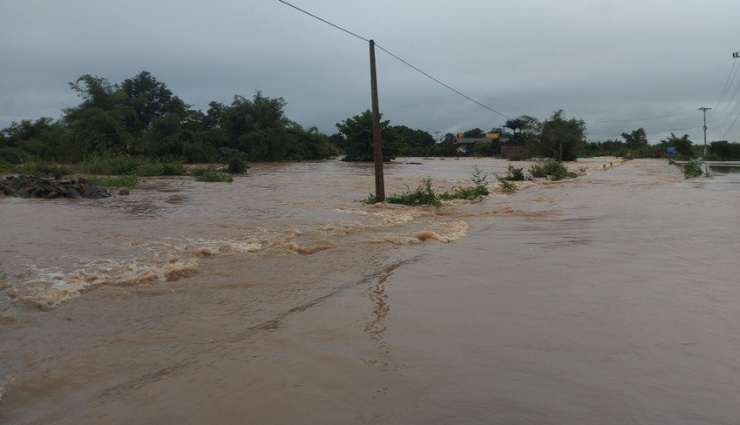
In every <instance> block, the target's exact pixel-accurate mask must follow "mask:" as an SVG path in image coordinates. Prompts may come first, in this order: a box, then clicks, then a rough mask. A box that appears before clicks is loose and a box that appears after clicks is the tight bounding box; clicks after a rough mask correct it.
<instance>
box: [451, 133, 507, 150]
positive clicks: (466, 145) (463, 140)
mask: <svg viewBox="0 0 740 425" xmlns="http://www.w3.org/2000/svg"><path fill="white" fill-rule="evenodd" d="M498 138H499V134H498V133H486V135H485V136H483V137H463V133H460V134H458V135H457V141H456V142H455V143H457V144H458V145H459V146H458V148H457V152H458V153H460V154H469V153H472V152H473V147H474V146H475V144H476V143H480V142H484V143H491V142H492V141H494V140H496V139H498Z"/></svg>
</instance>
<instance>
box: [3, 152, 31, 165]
mask: <svg viewBox="0 0 740 425" xmlns="http://www.w3.org/2000/svg"><path fill="white" fill-rule="evenodd" d="M28 157H29V155H28V153H26V151H24V150H23V149H18V148H2V149H0V160H4V161H5V162H9V163H11V164H20V163H22V162H26V161H28Z"/></svg>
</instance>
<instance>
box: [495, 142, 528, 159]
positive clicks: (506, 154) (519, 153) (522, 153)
mask: <svg viewBox="0 0 740 425" xmlns="http://www.w3.org/2000/svg"><path fill="white" fill-rule="evenodd" d="M512 157H519V158H526V157H527V150H526V148H525V147H524V143H522V142H518V141H516V140H511V139H505V140H504V139H503V138H502V140H501V158H504V159H511V158H512Z"/></svg>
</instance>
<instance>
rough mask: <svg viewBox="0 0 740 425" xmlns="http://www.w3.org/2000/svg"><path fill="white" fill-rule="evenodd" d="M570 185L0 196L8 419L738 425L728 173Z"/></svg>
mask: <svg viewBox="0 0 740 425" xmlns="http://www.w3.org/2000/svg"><path fill="white" fill-rule="evenodd" d="M507 165H508V163H507V162H505V161H501V160H494V159H461V160H439V159H419V158H415V159H413V160H408V161H399V162H397V163H393V164H388V165H386V167H385V169H386V176H385V181H386V186H387V187H386V192H387V193H389V194H390V193H399V192H401V191H404V190H405V189H406V188H407V187H410V188H415V187H416V186H417V185H419V184H420V182H421V181H422V179H424V178H426V177H430V178H431V179H432V182H433V186H434V188H435V189H436V190H440V191H443V190H451V189H452V188H454V187H455V186H460V185H466V184H468V183H469V180H468V179H469V177H470V174H471V172H472V171H473V169H474V168H473V167H474V166H477V167H478V168H480V169H481V170H482V171H484V172H486V173H488V174H489V182H491V183H490V187H491V188H494V187H495V184H494V183H493V182H494V181H495V179H494V175H495V174H501V175H502V174H504V173H505V170H506V166H507ZM514 165H515V166H518V167H522V166H523V167H528V164H527V163H514ZM570 166H571V168H574V169H578V168H581V169H582V170H583V171H584V172H585V173H586V174H585V175H584V176H581V177H579V178H577V179H575V180H570V181H564V182H542V181H535V182H525V183H520V186H521V189H520V190H519V191H517V192H515V193H513V194H505V193H502V192H500V191H494V192H493V193H492V194H491V195H490V196H489V197H487V198H485V199H483V200H482V201H480V202H473V203H470V202H460V201H456V202H451V203H446V204H445V205H443V206H442V207H441V208H439V209H434V208H427V207H405V206H389V205H365V204H362V203H359V202H357V201H358V200H360V199H364V198H366V197H367V195H368V194H369V193H370V192H371V191H372V188H373V187H374V181H373V177H372V170H373V168H372V165H358V164H346V163H342V162H338V161H326V162H315V163H299V164H256V165H255V166H254V168H252V169H251V170H250V172H249V175H248V176H244V177H238V178H237V179H236V180H235V181H234V183H232V184H223V183H220V184H216V183H199V182H194V181H192V180H191V179H189V178H162V179H150V180H146V181H144V182H143V183H142V184H141V185H140V186H139V187H137V189H135V190H133V191H132V195H131V196H128V197H123V196H121V197H114V198H109V199H105V200H80V201H66V200H53V201H41V200H24V199H15V198H0V222H1V223H2V226H1V227H0V269H1V270H2V274H1V275H0V288H2V292H0V423H2V424H6V423H7V424H81V423H95V424H131V423H136V424H169V423H172V424H175V423H177V424H204V423H219V424H243V423H264V424H293V423H322V424H349V423H356V424H491V423H501V424H531V423H537V424H581V423H583V424H625V423H629V424H738V423H740V338H738V335H740V308H738V304H739V303H740V278H739V277H738V276H739V275H740V265H739V263H738V261H737V258H738V257H737V253H738V248H740V214H738V212H740V174H732V173H727V174H719V175H713V177H711V178H698V179H692V180H685V179H683V176H682V174H681V173H680V171H679V170H678V169H677V168H676V167H675V166H672V165H669V164H668V163H666V162H664V161H659V160H633V161H628V162H625V163H622V162H621V160H618V159H615V158H596V159H589V160H582V161H581V162H578V163H575V164H570Z"/></svg>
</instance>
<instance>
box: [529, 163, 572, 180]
mask: <svg viewBox="0 0 740 425" xmlns="http://www.w3.org/2000/svg"><path fill="white" fill-rule="evenodd" d="M529 172H530V174H532V177H538V178H547V179H548V180H562V179H566V178H576V177H578V174H576V173H574V172H572V171H568V169H567V168H566V167H565V166H564V165H563V164H561V163H559V162H558V161H547V162H545V163H544V164H542V165H536V164H535V165H533V166H532V167H530V169H529Z"/></svg>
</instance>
